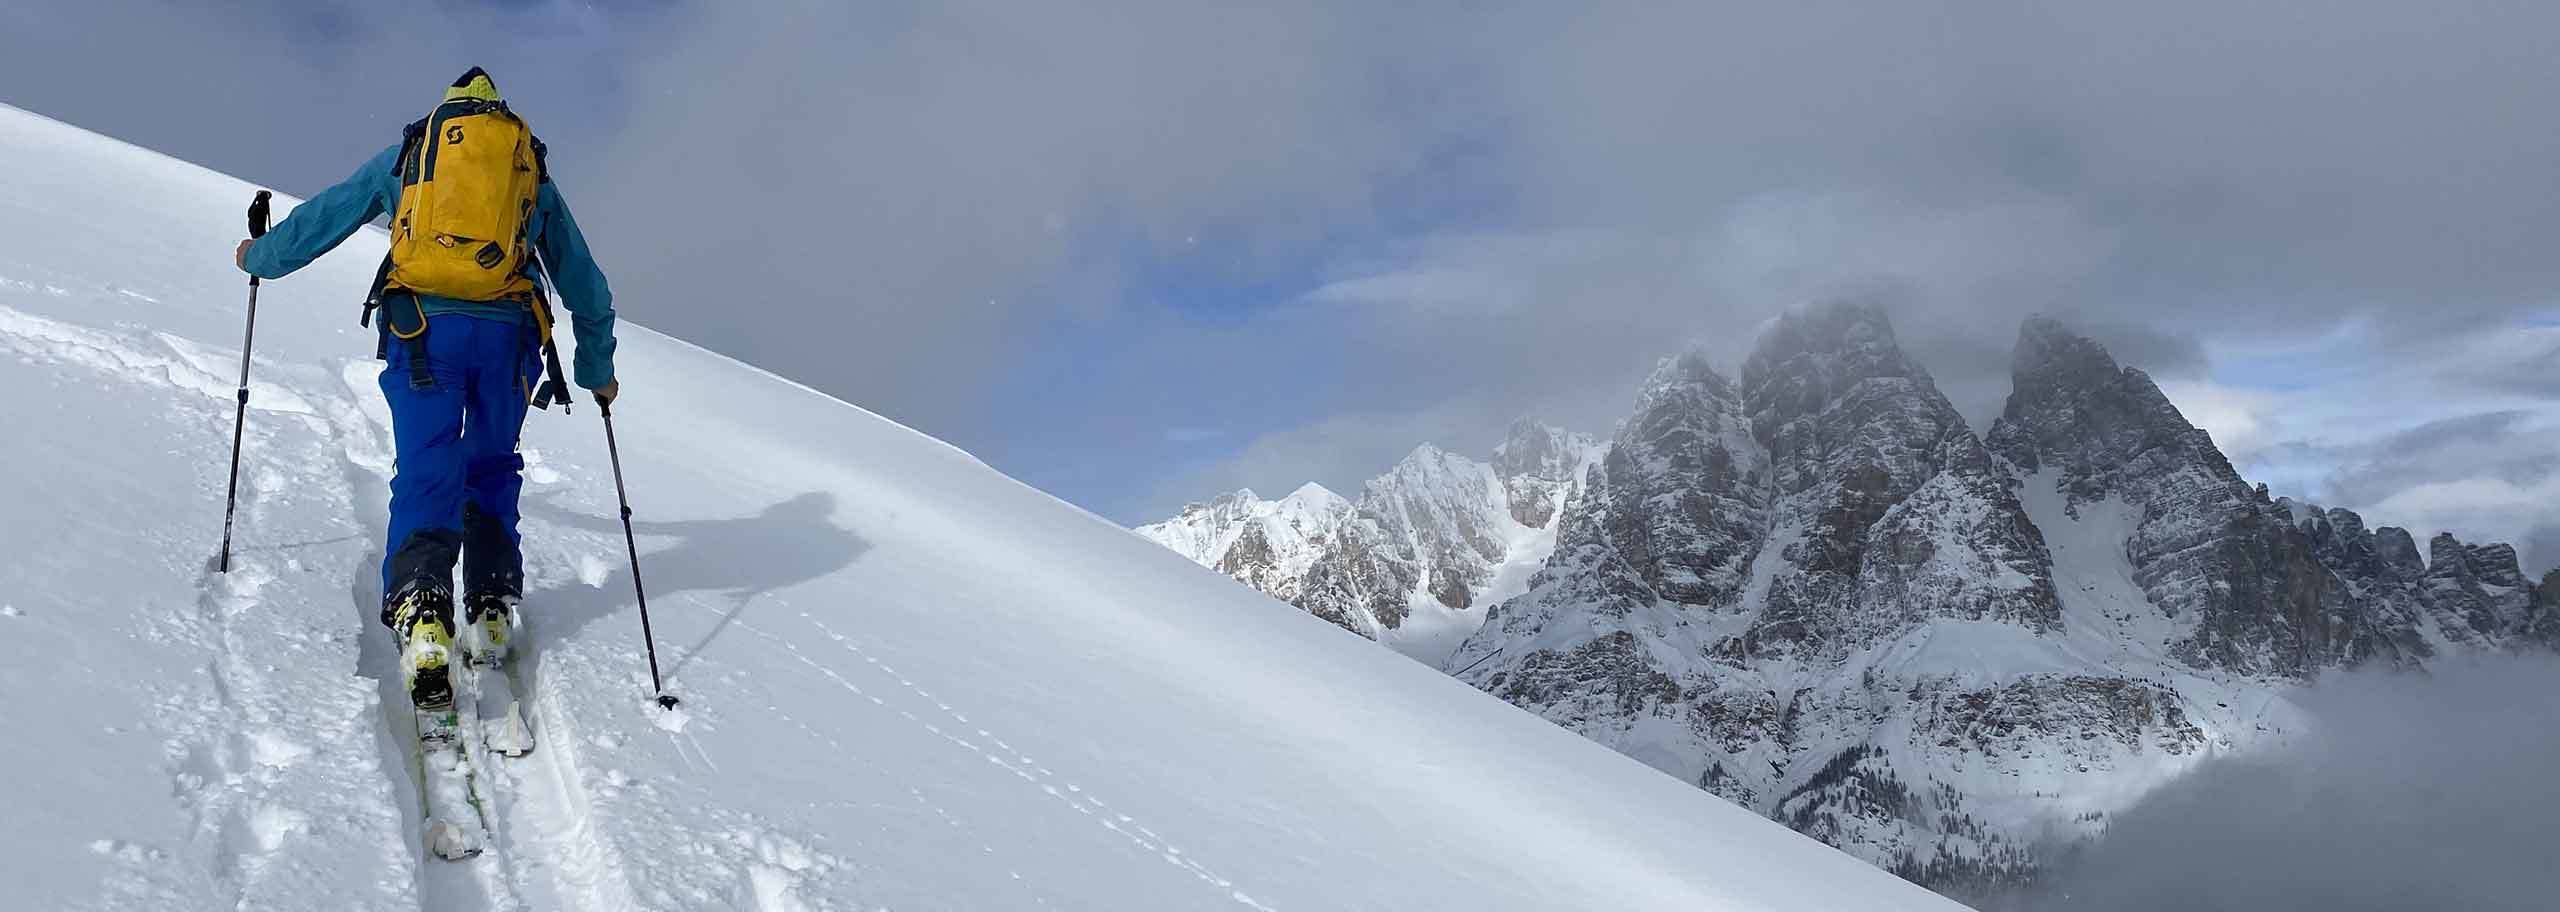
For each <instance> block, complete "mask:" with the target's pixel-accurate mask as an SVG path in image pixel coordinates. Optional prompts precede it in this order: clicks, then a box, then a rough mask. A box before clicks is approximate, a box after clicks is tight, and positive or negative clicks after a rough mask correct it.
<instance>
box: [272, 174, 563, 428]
mask: <svg viewBox="0 0 2560 912" xmlns="http://www.w3.org/2000/svg"><path fill="white" fill-rule="evenodd" d="M399 159H400V146H399V144H397V143H394V144H392V146H391V148H388V149H384V150H382V154H380V155H376V156H374V157H373V158H372V159H371V160H368V161H366V162H365V163H364V166H363V167H361V168H357V169H356V173H355V174H354V175H352V176H350V177H348V178H347V179H346V180H343V181H339V182H338V185H337V186H335V187H331V188H329V189H327V190H322V191H320V195H318V196H314V197H312V198H310V199H308V200H305V201H303V203H302V205H299V206H295V207H293V214H292V215H290V216H287V217H286V218H285V220H284V221H281V222H278V223H276V225H275V227H274V228H273V229H271V230H269V231H268V232H267V234H266V236H265V237H262V238H259V239H258V242H257V243H256V244H252V245H250V247H249V255H248V256H247V257H246V258H245V259H243V260H242V261H241V262H242V266H243V267H244V268H246V269H248V270H249V274H250V275H253V276H257V277H259V278H262V279H281V278H284V277H285V276H287V275H290V274H292V273H293V271H294V270H296V269H300V268H302V267H304V266H308V265H311V261H312V260H316V259H319V258H320V255H321V254H324V253H328V252H329V251H330V250H331V249H333V248H335V247H337V246H338V244H339V243H341V242H343V241H345V240H346V239H347V238H348V236H350V235H353V234H355V233H356V229H358V228H362V227H364V226H365V223H367V222H371V221H373V220H374V219H376V218H378V217H380V216H381V215H382V214H383V213H385V212H389V211H391V210H392V209H394V208H397V207H398V206H399V205H400V176H399V175H397V174H394V173H392V167H393V166H394V165H395V164H396V163H398V161H399ZM538 196H539V198H538V199H537V200H536V202H535V204H534V209H533V221H532V223H531V224H528V225H526V226H525V236H526V237H530V238H533V239H534V244H535V246H536V248H537V249H538V250H540V251H541V253H542V263H543V265H544V266H546V267H548V268H549V269H550V270H551V281H552V286H553V287H552V289H551V291H552V297H553V298H554V299H555V300H558V301H559V302H560V304H561V306H563V307H566V308H568V309H569V323H570V325H571V327H572V328H573V329H574V330H575V331H576V332H577V336H578V364H577V368H576V370H575V373H576V374H577V377H576V379H577V382H578V385H579V386H582V387H585V388H587V389H596V388H598V387H601V386H604V385H605V384H607V383H611V382H613V289H611V288H608V287H606V286H605V281H604V271H603V270H601V269H597V268H596V261H595V258H594V257H593V256H591V255H589V254H588V253H587V239H586V236H585V235H582V234H579V233H578V222H577V220H576V219H573V218H570V217H569V204H568V203H567V202H566V201H563V200H562V199H561V198H560V188H559V186H558V185H556V184H553V183H551V182H550V181H547V180H546V181H543V183H542V189H541V192H540V193H539V195H538ZM528 268H530V267H529V266H528ZM418 298H419V300H418V303H419V304H420V306H421V308H422V309H423V310H425V311H426V313H427V314H428V315H429V316H433V315H435V314H440V313H459V314H468V315H471V316H475V317H484V318H488V319H495V320H506V321H510V322H516V323H530V322H532V320H533V316H532V314H531V313H530V312H529V311H527V310H526V309H525V308H524V306H523V305H520V304H515V303H511V302H506V301H457V300H454V299H451V298H439V297H435V296H433V295H419V296H418Z"/></svg>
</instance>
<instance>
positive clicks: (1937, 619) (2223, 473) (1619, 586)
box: [1139, 303, 2560, 895]
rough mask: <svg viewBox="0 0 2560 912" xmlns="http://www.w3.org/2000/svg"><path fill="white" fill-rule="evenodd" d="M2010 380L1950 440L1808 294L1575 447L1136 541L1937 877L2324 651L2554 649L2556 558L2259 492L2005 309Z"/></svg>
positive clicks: (1249, 507) (1563, 442)
mask: <svg viewBox="0 0 2560 912" xmlns="http://www.w3.org/2000/svg"><path fill="white" fill-rule="evenodd" d="M2012 380H2013V389H2012V392H2011V394H2010V397H2009V400H2008V403H2007V407H2006V409H2005V410H2004V412H2003V413H2002V415H2001V416H2000V418H1999V419H1998V420H1997V421H1996V422H1995V423H1994V424H1993V425H1992V427H1991V429H1990V431H1989V432H1988V433H1987V434H1982V435H1976V434H1975V433H1974V431H1973V430H1972V429H1971V428H1970V427H1968V426H1967V425H1966V423H1965V422H1964V420H1963V419H1962V418H1961V417H1960V416H1959V415H1958V414H1957V412H1956V410H1955V409H1954V408H1953V407H1952V406H1951V405H1950V404H1949V403H1948V401H1947V398H1946V397H1945V396H1944V395H1942V394H1941V393H1940V392H1939V390H1938V388H1937V386H1936V384H1935V383H1934V382H1933V381H1932V380H1931V378H1930V376H1929V374H1928V372H1927V371H1926V370H1924V369H1923V368H1922V367H1921V366H1920V365H1919V364H1918V363H1917V362H1916V361H1914V360H1912V359H1911V358H1910V357H1909V356H1907V355H1906V354H1905V353H1903V351H1902V350H1901V349H1900V348H1899V346H1897V344H1896V343H1895V339H1894V333H1893V328H1892V326H1891V324H1890V322H1889V321H1888V320H1887V318H1886V315H1885V313H1884V312H1883V311H1882V310H1881V309H1879V308H1877V307H1874V306H1871V305H1866V304H1860V303H1841V304H1831V305H1826V306H1820V307H1813V308H1808V309H1805V310H1801V311H1798V312H1795V313H1791V314H1789V315H1787V316H1786V317H1783V318H1781V319H1780V320H1778V321H1777V322H1776V324H1775V325H1774V326H1773V327H1772V328H1770V329H1769V330H1768V331H1767V332H1766V333H1765V334H1764V335H1763V337H1762V338H1761V339H1760V340H1759V343H1758V345H1757V347H1756V349H1755V350H1754V351H1753V353H1752V354H1751V355H1750V357H1749V358H1748V359H1747V360H1746V361H1744V363H1743V365H1742V369H1741V372H1740V374H1739V382H1736V381H1735V379H1733V378H1731V377H1728V376H1726V375H1725V374H1723V373H1720V372H1719V371H1717V370H1716V369H1715V368H1714V367H1713V366H1712V365H1710V364H1709V363H1708V362H1707V360H1706V359H1705V358H1704V357H1702V356H1698V355H1687V356H1682V357H1677V358H1672V359H1669V360H1667V361H1665V362H1663V363H1662V364H1661V365H1660V366H1659V368H1658V369H1656V370H1655V371H1654V373H1653V375H1652V377H1651V378H1650V379H1649V380H1648V381H1647V382H1646V383H1645V384H1644V387H1643V389H1642V390H1641V392H1640V393H1639V394H1638V396H1637V400H1636V404H1635V409H1634V411H1633V413H1632V414H1630V415H1629V416H1628V417H1627V418H1626V419H1625V421H1624V422H1622V423H1621V424H1620V426H1619V428H1618V430H1617V432H1616V434H1615V436H1614V438H1613V439H1612V440H1610V441H1609V442H1608V443H1607V444H1605V445H1603V444H1597V443H1595V442H1593V441H1591V440H1589V439H1587V438H1584V437H1581V436H1579V435H1574V434H1569V433H1565V432H1562V431H1557V430H1554V429H1552V428H1547V427H1544V426H1541V425H1538V424H1536V423H1534V422H1525V421H1524V422H1521V423H1519V424H1516V425H1514V426H1513V428H1512V429H1511V433H1510V436H1509V440H1508V442H1506V443H1505V444H1503V446H1502V447H1501V448H1500V449H1499V450H1497V451H1496V453H1495V455H1494V459H1493V460H1492V461H1491V462H1477V461H1474V460H1471V459H1467V458H1465V457H1460V456H1456V455H1453V454H1449V453H1446V452H1444V451H1442V450H1439V449H1437V448H1435V447H1432V446H1428V445H1425V446H1423V447H1421V448H1419V449H1416V450H1415V451H1414V453H1413V455H1411V456H1409V457H1407V458H1406V459H1405V460H1404V462H1402V463H1399V464H1398V465H1397V466H1396V467H1395V469H1394V470H1392V471H1390V472H1389V473H1388V474H1386V475H1384V476H1380V477H1379V478H1377V479H1375V480H1372V481H1370V482H1369V483H1368V484H1367V485H1365V486H1364V488H1363V490H1362V493H1361V496H1360V498H1359V499H1358V500H1357V501H1344V500H1343V499H1342V498H1339V497H1336V496H1333V495H1331V494H1330V493H1329V492H1326V491H1324V490H1323V489H1322V488H1317V487H1315V486H1312V485H1310V486H1308V487H1307V488H1303V489H1301V490H1300V491H1299V492H1297V493H1295V494H1292V495H1291V496H1290V497H1288V498H1285V499H1283V500H1280V501H1261V500H1259V499H1256V498H1254V497H1253V496H1252V494H1251V493H1250V492H1237V493H1235V494H1231V495H1228V496H1226V497H1223V498H1220V499H1219V500H1217V501H1215V502H1212V503H1209V504H1194V505H1191V506H1190V507H1187V508H1185V509H1184V511H1183V513H1182V515H1180V516H1178V517H1176V518H1174V519H1172V520H1168V521H1166V522H1163V523H1157V524H1154V525H1150V526H1146V527H1143V528H1141V529H1140V530H1139V531H1140V532H1141V533H1142V534H1144V535H1146V536H1148V537H1150V538H1153V539H1155V540H1157V541H1159V542H1163V543H1165V544H1166V545H1167V546H1169V547H1173V548H1174V549H1175V550H1177V551H1181V552H1182V553H1184V554H1185V555H1187V556H1189V557H1191V558H1192V559H1193V560H1195V561H1198V562H1200V563H1202V564H1204V565H1207V566H1211V567H1215V568H1217V569H1220V570H1222V571H1224V572H1226V573H1227V574H1229V575H1230V576H1234V577H1235V578H1237V579H1239V580H1242V581H1244V582H1245V583H1246V584H1248V585H1251V586H1253V587H1255V588H1258V589H1261V590H1262V591H1264V592H1267V593H1270V594H1272V595H1274V596H1276V597H1279V598H1281V599H1283V600H1285V601H1288V602H1290V603H1292V604H1295V605H1297V606H1299V607H1301V608H1304V609H1306V610H1307V611H1309V612H1311V613H1314V614H1316V615H1317V616H1319V617H1323V618H1325V619H1327V620H1330V621H1332V622H1334V623H1336V624H1339V625H1341V626H1343V627H1344V628H1345V629H1348V630H1351V631H1352V632H1354V633H1359V634H1361V635H1363V636H1367V637H1370V638H1371V639H1376V640H1379V641H1381V642H1384V643H1386V644H1388V645H1390V646H1394V647H1396V648H1397V649H1399V650H1400V651H1403V652H1405V653H1406V654H1408V655H1411V656H1413V657H1414V658H1416V659H1419V660H1422V661H1425V662H1429V663H1434V664H1437V665H1438V666H1440V667H1441V668H1443V669H1444V670H1448V671H1449V672H1450V673H1452V674H1455V675H1457V676H1458V677H1459V678H1460V679H1462V680H1465V681H1466V682H1467V683H1469V684H1472V685H1474V686H1476V687H1478V688H1481V689H1483V690H1485V691H1487V692H1489V693H1492V694H1495V695H1497V696H1500V697H1501V698H1503V699H1505V700H1507V701H1510V702H1511V703H1513V704H1515V705H1518V706H1520V707H1522V708H1524V709H1527V710H1529V711H1531V712H1535V713H1538V714H1539V715H1542V716H1544V717H1546V718H1547V719H1549V720H1551V721H1553V722H1555V723H1556V724H1558V725H1562V726H1565V727H1567V728H1570V729H1572V730H1574V731H1577V732H1580V733H1581V734H1583V735H1585V736H1586V737H1589V738H1591V739H1593V740H1595V741H1599V742H1601V743H1603V744H1607V745H1609V746H1611V747H1614V748H1616V749H1618V750H1619V751H1621V752H1623V753H1626V754H1628V755H1630V756H1632V757H1635V758H1636V759H1639V760H1641V761H1643V762H1645V763H1647V764H1650V765H1652V766H1654V767H1656V768H1658V769H1661V770H1662V771H1664V772H1666V773H1669V774H1671V775H1674V776H1677V777H1680V778H1682V779H1684V780H1686V781H1689V782H1692V783H1695V784H1697V785H1698V786H1699V787H1701V788H1705V789H1708V790H1710V791H1713V792H1715V793H1716V794H1718V795H1721V796H1724V797H1725V798H1727V799H1730V800H1732V801H1734V802H1736V803H1739V804H1742V805H1744V806H1746V807H1750V808H1752V809H1754V810H1756V811H1759V812H1760V813H1762V814H1765V815H1768V816H1770V817H1772V818H1774V819H1777V820H1779V821H1781V822H1784V823H1786V824H1787V825H1789V826H1792V827H1794V828H1796V829H1797V830H1799V831H1802V832H1804V833H1807V834H1810V835H1812V836H1815V837H1817V838H1820V839H1822V840H1824V841H1826V842H1829V843H1831V844H1833V845H1836V846H1839V847H1840V848H1842V849H1844V850H1847V851H1849V852H1851V853H1852V854H1855V855H1858V856H1859V857H1862V858H1865V859H1867V860H1869V861H1871V862H1874V863H1875V864H1878V865H1881V866H1884V867H1887V868H1889V869H1891V870H1893V871H1895V872H1897V873H1900V874H1902V875H1903V876H1905V877H1908V878H1910V879H1913V880H1915V881H1918V882H1921V883H1924V884H1928V885H1931V886H1933V887H1937V888H1939V889H1941V890H1944V891H1948V892H1952V893H1957V894H1960V895H1961V894H1966V893H1971V892H1976V891H1982V890H1990V889H1997V888H2000V887H2002V886H2006V885H2010V884H2014V883H2018V882H2021V881H2024V880H2026V879H2028V878H2031V877H2032V876H2033V875H2034V874H2035V872H2036V871H2037V869H2038V865H2039V860H2040V854H2041V853H2043V852H2045V851H2048V850H2049V849H2048V845H2049V844H2050V843H2052V842H2054V841H2057V840H2058V841H2061V842H2068V841H2070V840H2072V839H2075V838H2084V837H2090V836H2095V835H2098V834H2101V833H2103V832H2104V831H2105V829H2106V827H2107V823H2108V819H2109V815H2110V814H2113V813H2115V812H2117V811H2119V810H2121V809H2123V808H2125V807H2127V806H2129V805H2130V804H2132V803H2133V802H2134V801H2135V800H2137V799H2138V798H2140V797H2141V796H2142V795H2143V794H2144V793H2145V792H2147V791H2148V790H2149V789H2151V788H2153V787H2155V786H2157V785H2159V784H2161V783H2163V782H2165V781H2167V780H2169V779H2171V778H2173V777H2175V776H2177V775H2179V774H2180V773H2182V772H2184V771H2185V770H2186V769H2188V768H2189V767H2191V766H2193V765H2194V764H2195V763H2196V762H2197V761H2198V760H2200V759H2201V758H2203V757H2204V756H2206V755H2207V754H2209V753H2212V752H2217V751H2230V750H2237V749H2241V748H2245V747H2247V746H2249V745H2250V744H2251V743H2253V742H2255V741H2258V740H2260V739H2266V738H2276V737H2282V736H2283V733H2284V732H2285V731H2286V729H2287V728H2288V727H2289V726H2293V725H2295V724H2297V723H2298V721H2299V719H2298V715H2297V713H2296V712H2295V710H2293V709H2292V707H2291V706H2290V704H2288V703H2287V702H2286V700H2285V693H2286V691H2287V690H2288V689H2289V688H2291V687H2292V686H2294V685H2296V684H2299V683H2301V682H2303V681H2305V680H2307V679H2308V678H2309V677H2310V676H2312V675H2314V674H2316V673H2318V672H2319V671H2321V670H2323V669H2327V668H2336V667H2344V666H2355V665H2364V664H2368V663H2383V664H2386V665H2390V666H2399V667H2423V666H2425V665H2426V664H2427V663H2428V662H2430V661H2431V660H2433V659H2435V658H2436V657H2439V656H2444V655H2448V654H2452V653H2460V652H2465V651H2483V650H2514V649H2536V650H2543V649H2553V648H2560V570H2555V571H2553V572H2552V573H2550V574H2547V575H2545V576H2544V577H2543V578H2542V580H2541V582H2540V583H2539V584H2537V583H2536V582H2534V581H2533V580H2531V579H2529V578H2528V577H2527V576H2526V575H2525V574H2524V572H2523V570H2522V568H2521V567H2519V566H2518V563H2517V558H2516V552H2515V549H2513V548H2512V547H2509V546H2507V545H2504V544H2466V543H2464V542H2461V541H2457V540H2456V539H2455V538H2454V537H2453V536H2451V535H2449V534H2439V535H2436V536H2434V537H2433V538H2432V539H2430V541H2429V543H2428V547H2427V549H2426V553H2425V554H2424V555H2423V556H2422V555H2421V554H2420V553H2419V550H2418V548H2417V546H2416V541H2415V539H2414V538H2413V537H2412V536H2411V535H2410V534H2409V533H2408V532H2407V531H2405V530H2402V529H2398V528H2392V527H2382V528H2376V529H2368V528H2367V527H2366V525H2365V523H2364V520H2363V518H2362V517H2360V516H2358V515H2356V514H2355V513H2353V512H2350V511H2346V510H2338V509H2321V508H2319V507H2316V506H2313V505H2310V504H2304V503H2297V502H2294V501H2291V500H2288V499H2282V498H2274V497H2271V496H2269V494H2268V492H2267V489H2266V487H2265V486H2264V485H2257V486H2252V485H2250V484H2249V483H2247V482H2246V481H2244V480H2243V479H2242V478H2241V477H2240V475H2239V474H2238V472H2236V471H2235V470H2234V469H2233V468H2232V466H2231V463H2230V461H2229V460H2228V459H2226V458H2224V456H2223V454H2222V453H2221V451H2220V450H2218V449H2217V448H2216V447H2215V446H2214V443H2213V441H2212V439H2211V437H2210V436H2208V435H2207V434H2206V433H2205V432H2204V431H2202V430H2200V429H2198V428H2196V427H2195V426H2194V425H2193V424H2190V423H2189V422H2188V421H2187V420H2186V418H2185V417H2184V416H2182V415H2181V414H2180V413H2179V411H2178V409H2177V408H2176V407H2175V406H2174V405H2172V404H2171V403H2170V401H2169V399H2168V397H2166V396H2165V395H2163V394H2162V393H2161V392H2160V389H2159V387H2158V386H2157V385H2156V384H2154V383H2153V382H2152V381H2151V378H2150V377H2149V376H2148V375H2146V374H2144V373H2143V372H2142V371H2141V370H2139V369H2135V368H2128V367H2123V366H2120V365H2118V364H2117V363H2116V362H2115V360H2114V358H2112V357H2111V356H2109V354H2108V353H2107V352H2106V350H2105V349H2104V348H2102V347H2101V346H2099V345H2098V344H2097V343H2096V342H2093V341H2091V340H2089V339H2087V338H2084V337H2082V336H2079V335H2076V334H2074V333H2073V332H2072V331H2071V330H2070V329H2068V328H2067V327H2065V326H2063V325H2062V324H2060V323H2058V322H2055V321H2052V320H2048V319H2042V318H2037V319H2030V320H2029V321H2027V322H2026V323H2025V325H2024V326H2022V327H2021V328H2020V330H2019V334H2018V340H2017V345H2016V349H2015V352H2014V355H2013V363H2012Z"/></svg>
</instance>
